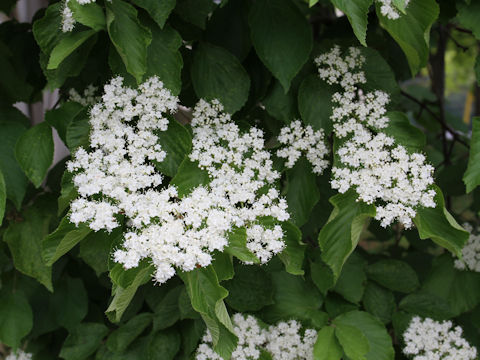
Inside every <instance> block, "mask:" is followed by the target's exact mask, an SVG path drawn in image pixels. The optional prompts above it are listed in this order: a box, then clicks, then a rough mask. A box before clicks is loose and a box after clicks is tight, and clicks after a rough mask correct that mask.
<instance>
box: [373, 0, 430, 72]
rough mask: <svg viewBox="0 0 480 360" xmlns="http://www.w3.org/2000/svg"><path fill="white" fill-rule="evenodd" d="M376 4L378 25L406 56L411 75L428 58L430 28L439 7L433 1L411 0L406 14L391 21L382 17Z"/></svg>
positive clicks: (378, 5) (424, 63) (423, 64)
mask: <svg viewBox="0 0 480 360" xmlns="http://www.w3.org/2000/svg"><path fill="white" fill-rule="evenodd" d="M380 6H381V5H380V4H379V3H377V16H378V18H379V19H380V25H381V26H382V27H383V28H384V29H385V30H387V31H388V33H389V34H390V35H391V36H392V37H393V38H394V39H395V41H396V42H397V43H398V45H400V47H401V48H402V50H403V52H404V53H405V55H406V56H407V60H408V65H409V66H410V71H411V73H412V75H415V74H416V73H417V72H418V71H419V70H420V69H421V68H422V67H423V66H425V65H426V64H427V61H428V56H429V42H430V28H431V27H432V24H433V23H434V22H435V20H436V19H437V17H438V14H439V6H438V4H437V2H436V1H435V0H412V1H410V3H409V4H408V14H407V15H403V16H400V18H399V19H396V20H391V19H388V18H387V17H385V16H383V15H382V13H381V11H380Z"/></svg>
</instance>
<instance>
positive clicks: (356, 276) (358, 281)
mask: <svg viewBox="0 0 480 360" xmlns="http://www.w3.org/2000/svg"><path fill="white" fill-rule="evenodd" d="M365 267H366V261H365V259H363V258H362V256H360V255H359V254H357V253H352V255H350V256H349V257H348V259H347V261H346V262H345V264H344V265H343V268H342V272H341V273H340V276H339V278H338V280H337V282H336V284H335V287H334V288H333V290H334V291H335V292H336V293H338V294H340V295H342V296H343V297H344V299H345V300H348V301H350V302H352V303H358V302H359V301H360V300H361V299H362V296H363V293H364V291H365V283H366V280H367V276H366V275H365Z"/></svg>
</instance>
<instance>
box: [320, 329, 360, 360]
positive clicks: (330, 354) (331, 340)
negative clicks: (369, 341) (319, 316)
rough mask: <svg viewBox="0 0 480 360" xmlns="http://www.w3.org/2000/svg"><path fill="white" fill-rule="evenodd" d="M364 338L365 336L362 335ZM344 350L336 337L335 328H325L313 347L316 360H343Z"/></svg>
mask: <svg viewBox="0 0 480 360" xmlns="http://www.w3.org/2000/svg"><path fill="white" fill-rule="evenodd" d="M362 336H363V335H362ZM342 355H343V350H342V347H341V346H340V344H339V343H338V340H337V338H336V337H335V328H333V327H332V326H325V327H323V328H322V329H321V330H320V331H319V332H318V335H317V341H316V342H315V345H314V347H313V357H314V359H315V360H341V358H342Z"/></svg>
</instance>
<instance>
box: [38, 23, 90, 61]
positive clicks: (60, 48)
mask: <svg viewBox="0 0 480 360" xmlns="http://www.w3.org/2000/svg"><path fill="white" fill-rule="evenodd" d="M93 35H95V30H85V31H80V32H71V33H69V34H68V35H67V36H65V37H64V38H63V39H62V40H60V42H59V43H58V44H57V45H56V46H55V47H54V48H53V50H52V52H51V54H50V60H49V61H48V65H47V69H48V70H53V69H56V68H58V66H59V65H60V63H61V62H62V61H63V60H65V58H66V57H67V56H68V55H70V54H71V53H72V52H73V51H75V50H76V49H77V48H78V47H79V46H80V45H82V44H83V43H84V42H85V41H87V40H88V39H89V38H90V37H91V36H93Z"/></svg>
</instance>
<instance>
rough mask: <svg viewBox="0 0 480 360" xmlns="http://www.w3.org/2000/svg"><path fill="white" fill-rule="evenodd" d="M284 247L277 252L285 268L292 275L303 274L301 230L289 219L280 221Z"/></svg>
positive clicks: (303, 246) (303, 245)
mask: <svg viewBox="0 0 480 360" xmlns="http://www.w3.org/2000/svg"><path fill="white" fill-rule="evenodd" d="M282 229H283V233H284V236H283V240H284V241H285V249H283V251H282V252H281V253H280V254H278V257H279V258H280V260H282V262H283V264H284V265H285V270H286V271H287V272H288V273H290V274H292V275H303V274H304V271H303V269H302V267H303V259H304V256H305V248H306V245H305V244H304V243H303V242H302V232H301V231H300V229H299V228H298V227H296V226H295V225H294V224H293V223H291V222H290V221H284V222H283V223H282Z"/></svg>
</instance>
